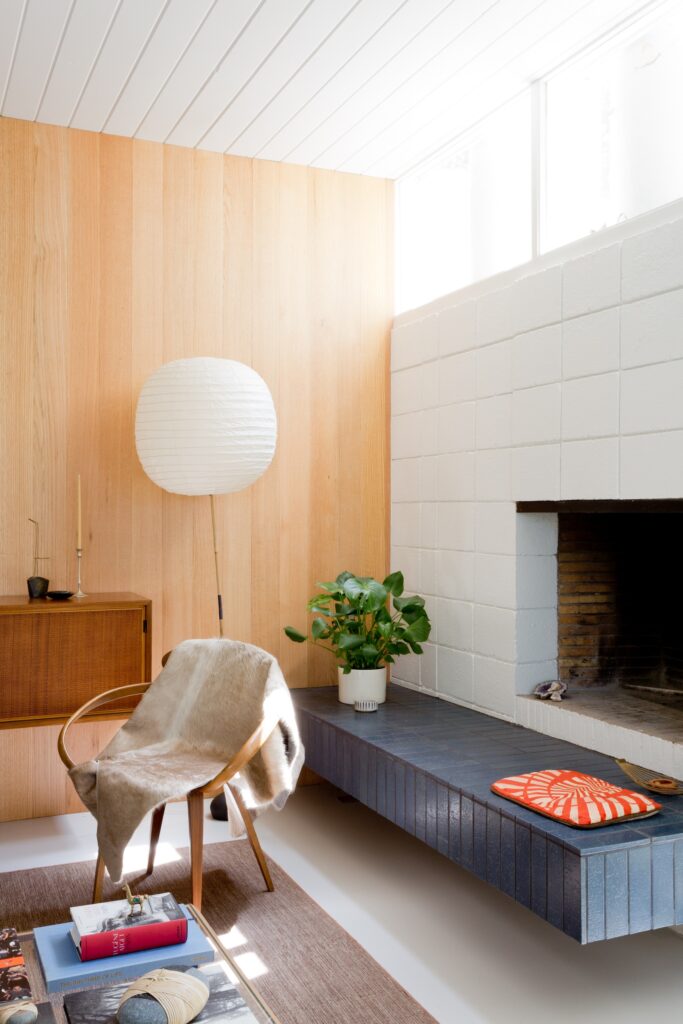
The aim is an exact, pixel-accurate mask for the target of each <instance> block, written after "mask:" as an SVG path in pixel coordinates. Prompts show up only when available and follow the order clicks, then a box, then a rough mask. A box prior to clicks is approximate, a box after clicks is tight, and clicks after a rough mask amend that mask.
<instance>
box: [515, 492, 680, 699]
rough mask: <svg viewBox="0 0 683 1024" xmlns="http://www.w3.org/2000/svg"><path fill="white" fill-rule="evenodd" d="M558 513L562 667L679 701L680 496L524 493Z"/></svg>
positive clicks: (577, 679)
mask: <svg viewBox="0 0 683 1024" xmlns="http://www.w3.org/2000/svg"><path fill="white" fill-rule="evenodd" d="M518 508H519V510H520V511H525V512H527V511H528V512H533V511H538V512H541V511H543V512H549V511H553V512H556V513H557V516H558V548H557V562H558V601H557V614H558V673H559V677H560V679H561V680H562V681H563V682H566V683H568V685H569V687H570V690H571V691H573V692H574V693H577V692H578V691H579V690H581V689H588V688H595V687H606V686H610V685H612V686H614V687H623V688H625V689H626V690H628V691H630V692H631V693H632V694H633V695H634V696H639V697H642V698H645V699H647V700H653V701H656V702H658V703H663V704H667V705H671V706H675V707H678V708H683V622H682V618H683V616H682V610H683V609H682V605H683V601H682V593H683V501H676V500H672V501H605V502H598V501H581V502H553V503H549V502H543V503H541V502H533V503H530V502H524V503H520V505H519V506H518Z"/></svg>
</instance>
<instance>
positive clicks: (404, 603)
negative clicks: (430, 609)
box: [394, 594, 425, 612]
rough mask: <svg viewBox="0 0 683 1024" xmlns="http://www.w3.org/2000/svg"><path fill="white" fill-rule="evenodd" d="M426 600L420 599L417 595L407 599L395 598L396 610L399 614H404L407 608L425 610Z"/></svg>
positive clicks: (411, 595)
mask: <svg viewBox="0 0 683 1024" xmlns="http://www.w3.org/2000/svg"><path fill="white" fill-rule="evenodd" d="M424 605H425V599H424V597H418V596H417V594H409V595H407V596H406V597H395V598H394V608H395V609H396V611H397V612H402V611H403V610H404V609H406V608H412V607H415V608H424Z"/></svg>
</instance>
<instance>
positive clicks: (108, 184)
mask: <svg viewBox="0 0 683 1024" xmlns="http://www.w3.org/2000/svg"><path fill="white" fill-rule="evenodd" d="M392 205H393V197H392V186H391V183H390V182H387V181H384V180H380V179H373V178H368V177H361V176H358V175H348V174H336V173H333V172H329V171H318V170H311V169H307V168H302V167H295V166H292V165H287V164H277V163H270V162H265V161H252V160H247V159H241V158H233V157H224V156H221V155H218V154H212V153H202V152H197V151H194V150H184V149H179V148H175V147H170V146H161V145H158V144H155V143H147V142H139V141H133V140H130V139H123V138H117V137H113V136H106V135H97V134H93V133H89V132H80V131H74V130H71V129H65V128H55V127H48V126H43V125H36V124H32V123H28V122H22V121H14V120H9V119H2V120H0V388H1V393H0V398H1V400H0V467H1V472H2V485H1V486H0V536H2V558H1V559H0V593H4V594H20V593H23V591H24V588H25V579H26V577H27V576H28V575H30V571H31V538H32V535H31V528H30V524H29V522H28V516H32V517H34V518H36V519H38V520H39V521H40V524H41V537H42V548H43V551H42V552H41V553H44V554H47V555H49V556H50V561H49V562H47V563H43V565H44V567H45V575H47V576H49V578H50V580H51V582H52V585H53V586H55V587H71V586H73V583H74V579H75V556H74V547H75V531H76V474H77V473H78V472H80V473H81V475H82V479H83V503H84V532H85V541H84V547H85V553H84V560H83V561H84V581H83V582H84V587H85V589H86V590H88V591H90V592H101V591H135V592H137V593H139V594H143V595H146V596H149V597H151V598H152V600H153V602H154V611H153V615H154V644H155V649H154V657H153V664H154V669H155V670H156V668H157V667H158V662H159V658H160V656H161V653H162V652H163V651H164V650H167V649H169V648H171V647H173V645H174V644H176V643H178V642H179V641H180V640H182V639H184V638H187V637H191V636H210V635H215V633H216V629H217V623H216V617H215V597H214V584H213V567H212V549H211V543H210V513H209V500H208V498H206V499H202V498H186V497H179V496H175V495H171V494H167V493H165V492H162V491H161V490H159V489H158V488H157V487H155V485H154V484H152V483H151V482H150V481H149V480H148V479H147V477H146V476H145V474H144V472H143V471H142V469H141V467H140V465H139V463H138V460H137V456H136V454H135V446H134V436H133V420H134V410H135V403H136V400H137V396H138V393H139V391H140V387H141V386H142V383H143V381H144V380H145V378H146V377H147V375H148V374H149V373H150V372H151V371H152V370H154V369H155V368H156V367H158V366H160V365H161V364H162V363H164V362H167V361H169V360H171V359H177V358H180V357H183V356H192V355H212V356H225V357H228V358H234V359H239V360H243V361H244V362H246V363H249V364H250V365H252V366H253V367H254V368H255V369H256V370H258V372H259V373H260V374H261V375H262V376H263V377H264V379H265V380H266V381H267V383H268V385H269V386H270V388H271V390H272V392H273V395H274V399H275V404H276V407H277V412H278V419H279V442H278V448H277V454H276V456H275V460H274V462H273V464H272V466H271V467H270V469H269V470H268V471H267V473H266V474H265V475H264V477H262V479H261V480H260V481H259V482H258V483H257V484H255V485H254V486H253V487H252V488H251V489H249V490H247V491H245V492H242V493H240V494H236V495H228V496H225V497H221V498H219V499H218V502H217V505H218V514H219V531H220V538H221V547H222V551H221V561H222V574H223V590H224V602H225V617H226V633H227V635H228V636H232V637H236V638H239V639H243V640H248V641H251V642H253V643H256V644H260V645H262V646H263V647H266V648H267V649H268V650H270V651H272V652H273V653H274V654H275V655H277V656H278V657H279V659H280V661H281V664H282V666H283V669H284V671H285V675H286V677H287V679H288V680H289V682H290V684H291V685H295V686H302V685H315V684H320V683H321V682H327V681H331V680H332V679H333V676H334V673H333V666H332V665H331V664H330V662H329V661H328V660H327V658H326V657H325V656H324V655H323V653H322V652H319V651H314V650H312V649H311V648H310V647H300V646H296V645H293V644H290V643H289V641H287V640H285V639H284V638H283V636H282V627H283V626H284V625H285V624H288V623H291V624H293V625H296V626H299V627H302V626H303V625H304V624H305V621H306V616H305V612H304V606H305V602H306V599H307V597H308V596H309V595H310V593H311V592H312V587H313V586H314V581H315V580H317V579H325V578H329V577H330V576H333V575H335V574H336V573H337V572H339V571H340V570H342V569H346V568H348V569H351V570H353V571H356V572H359V573H360V572H362V573H368V574H374V575H381V574H382V573H383V572H384V571H385V570H386V568H387V543H388V529H387V519H388V494H387V489H388V429H387V416H388V351H389V349H388V344H389V339H388V335H389V323H390V314H391V308H392V250H393V242H392V219H393V213H392ZM45 736H46V737H47V732H46V733H45Z"/></svg>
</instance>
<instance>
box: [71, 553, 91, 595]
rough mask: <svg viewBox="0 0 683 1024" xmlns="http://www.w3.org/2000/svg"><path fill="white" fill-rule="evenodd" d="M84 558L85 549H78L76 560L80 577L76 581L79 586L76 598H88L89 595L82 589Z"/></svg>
mask: <svg viewBox="0 0 683 1024" xmlns="http://www.w3.org/2000/svg"><path fill="white" fill-rule="evenodd" d="M82 558H83V548H76V559H77V565H78V576H77V579H76V584H77V587H78V589H77V590H76V593H75V594H74V597H87V596H88V595H87V594H84V593H83V590H82V588H81V560H82Z"/></svg>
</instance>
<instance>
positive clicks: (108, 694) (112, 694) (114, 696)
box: [57, 683, 151, 770]
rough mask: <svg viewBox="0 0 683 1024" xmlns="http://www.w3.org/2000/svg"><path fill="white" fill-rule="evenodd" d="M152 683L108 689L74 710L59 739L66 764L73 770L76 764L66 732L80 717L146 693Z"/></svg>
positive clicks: (63, 760) (59, 748) (60, 754)
mask: <svg viewBox="0 0 683 1024" xmlns="http://www.w3.org/2000/svg"><path fill="white" fill-rule="evenodd" d="M150 685H151V684H150V683H131V684H130V685H129V686H117V687H116V689H114V690H106V691H105V692H104V693H100V694H98V696H97V697H93V698H92V700H89V701H87V702H86V703H85V704H83V705H82V706H81V707H80V708H79V709H78V711H74V713H73V715H72V716H71V718H69V720H68V721H67V722H65V724H64V725H63V726H62V730H61V732H60V734H59V739H58V740H57V752H58V753H59V756H60V757H61V759H62V763H63V764H64V766H65V767H66V768H67V769H68V770H71V768H73V767H74V764H75V762H74V761H73V760H72V759H71V757H70V756H69V753H68V751H67V749H66V734H67V731H68V730H69V729H70V728H71V726H72V725H74V723H75V722H77V721H78V720H79V718H82V717H83V715H87V714H88V713H89V712H90V711H94V710H95V708H99V707H102V705H103V704H109V703H110V702H111V701H113V700H120V699H121V698H122V697H133V696H135V695H136V694H140V693H144V692H145V690H146V689H147V687H148V686H150Z"/></svg>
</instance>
